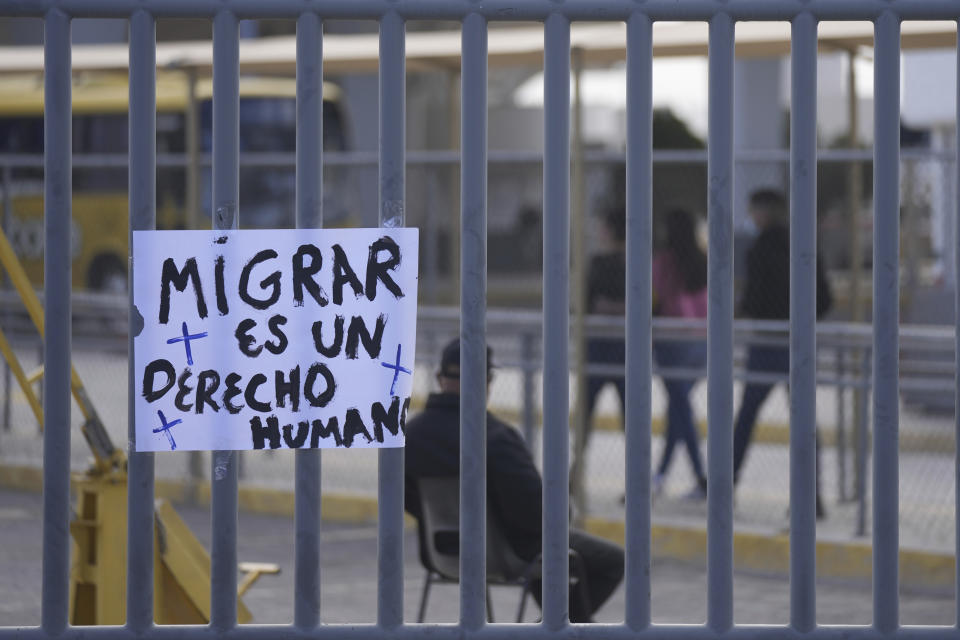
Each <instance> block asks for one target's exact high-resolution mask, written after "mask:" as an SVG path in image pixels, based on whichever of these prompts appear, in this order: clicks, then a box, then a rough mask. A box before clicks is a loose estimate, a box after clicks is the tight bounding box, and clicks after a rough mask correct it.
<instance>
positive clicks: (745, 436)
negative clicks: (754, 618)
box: [733, 189, 833, 520]
mask: <svg viewBox="0 0 960 640" xmlns="http://www.w3.org/2000/svg"><path fill="white" fill-rule="evenodd" d="M749 214H750V218H751V220H752V221H753V223H754V224H755V225H756V228H757V231H758V234H757V237H756V240H754V242H753V245H752V246H751V247H750V250H749V251H748V252H747V277H746V284H745V287H744V293H743V298H742V300H741V302H740V311H741V313H742V315H743V316H745V317H748V318H755V319H757V320H787V319H789V318H790V235H789V229H788V228H787V202H786V200H785V199H784V198H783V196H782V195H781V194H780V193H779V192H778V191H774V190H772V189H760V190H758V191H755V192H754V193H753V194H751V196H750V205H749ZM816 270H817V303H816V304H817V309H816V314H817V318H818V319H819V318H820V317H822V316H823V315H824V314H825V313H826V312H827V311H829V310H830V306H831V305H832V303H833V297H832V295H831V293H830V284H829V282H828V281H827V279H826V276H825V274H824V273H823V268H822V265H821V264H820V260H819V259H818V260H817V266H816ZM746 369H747V373H748V374H749V373H779V374H789V373H790V348H789V347H786V346H770V345H750V347H749V348H748V349H747V363H746ZM773 386H774V385H773V384H772V383H768V382H748V383H747V384H746V385H745V386H744V389H743V397H742V399H741V402H740V410H739V411H738V413H737V418H736V421H735V427H734V432H733V481H734V484H737V483H738V481H739V479H740V472H741V470H742V467H743V463H744V459H745V457H746V454H747V448H748V447H749V445H750V439H751V436H752V435H753V428H754V426H755V425H756V422H757V414H758V413H759V412H760V408H761V407H762V406H763V403H764V402H765V401H766V399H767V396H769V395H770V391H771V390H772V389H773ZM816 458H817V465H816V467H817V472H816V474H817V479H816V485H817V506H816V513H817V519H818V520H819V519H823V518H825V517H826V510H825V508H824V506H823V501H822V500H821V498H820V438H819V436H817V438H816Z"/></svg>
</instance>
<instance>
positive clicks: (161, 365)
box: [133, 229, 418, 451]
mask: <svg viewBox="0 0 960 640" xmlns="http://www.w3.org/2000/svg"><path fill="white" fill-rule="evenodd" d="M417 250H418V237H417V230H416V229H337V230H329V229H323V230H321V229H316V230H306V229H296V230H293V229H291V230H280V229H273V230H255V231H254V230H250V231H135V232H134V234H133V255H134V269H133V291H134V305H135V306H136V308H137V310H138V311H139V313H140V315H141V316H142V317H143V330H142V331H141V332H140V333H139V334H137V336H136V337H135V338H134V347H135V351H136V357H135V363H134V366H135V367H136V371H135V375H134V384H135V385H136V388H135V390H134V391H135V394H136V398H137V400H136V402H137V404H136V420H137V429H136V449H137V451H170V450H216V449H279V448H290V449H299V448H317V447H402V446H403V441H404V425H405V421H406V415H407V410H408V409H409V405H410V393H411V389H412V387H413V357H414V353H415V348H416V344H415V339H416V312H417Z"/></svg>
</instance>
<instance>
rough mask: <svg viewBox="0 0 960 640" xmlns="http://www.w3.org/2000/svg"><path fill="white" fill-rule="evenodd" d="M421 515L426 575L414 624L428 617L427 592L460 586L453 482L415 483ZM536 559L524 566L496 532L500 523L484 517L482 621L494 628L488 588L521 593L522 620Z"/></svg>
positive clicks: (456, 499) (519, 611)
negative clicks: (514, 588)
mask: <svg viewBox="0 0 960 640" xmlns="http://www.w3.org/2000/svg"><path fill="white" fill-rule="evenodd" d="M417 484H418V488H419V490H420V513H421V517H420V519H419V521H418V523H417V531H418V533H419V540H420V562H421V563H422V564H423V568H424V569H426V571H427V577H426V580H425V581H424V583H423V595H422V596H421V598H420V611H419V614H418V615H417V622H423V620H424V618H425V617H426V614H427V601H428V599H429V596H430V587H431V586H432V585H433V584H435V583H447V584H450V583H454V584H456V583H459V582H460V482H459V478H457V477H437V478H420V479H418V480H417ZM540 575H541V563H540V556H539V555H538V556H537V557H536V558H535V559H534V560H533V561H531V562H528V561H526V560H523V559H522V558H520V557H518V556H517V554H516V553H514V551H513V548H511V547H510V543H509V542H507V540H506V538H505V537H504V535H503V531H502V530H501V528H500V523H499V522H498V521H497V518H495V517H494V516H493V515H492V514H490V512H489V511H488V512H487V621H488V622H493V604H492V602H491V601H490V585H491V584H493V585H510V586H518V587H520V588H521V592H520V605H519V607H518V609H517V622H521V621H522V620H523V613H524V610H525V607H526V602H527V596H528V595H529V594H530V593H531V589H530V586H531V584H532V583H533V582H534V581H536V580H539V579H540Z"/></svg>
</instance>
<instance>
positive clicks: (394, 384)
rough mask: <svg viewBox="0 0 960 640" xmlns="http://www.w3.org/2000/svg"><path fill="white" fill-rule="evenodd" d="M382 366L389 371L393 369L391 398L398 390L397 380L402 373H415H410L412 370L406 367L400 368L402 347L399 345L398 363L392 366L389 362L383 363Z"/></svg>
mask: <svg viewBox="0 0 960 640" xmlns="http://www.w3.org/2000/svg"><path fill="white" fill-rule="evenodd" d="M380 366H382V367H386V368H387V369H393V382H391V383H390V395H391V396H392V395H393V393H394V390H395V389H396V388H397V378H399V377H400V372H401V371H402V372H403V373H406V374H412V373H413V371H410V369H407V368H406V367H401V366H400V345H399V344H398V345H397V361H396V363H394V364H391V363H389V362H381V363H380Z"/></svg>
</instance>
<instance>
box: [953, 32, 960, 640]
mask: <svg viewBox="0 0 960 640" xmlns="http://www.w3.org/2000/svg"><path fill="white" fill-rule="evenodd" d="M956 60H957V95H956V103H955V109H956V112H957V114H960V43H958V44H957V57H956ZM956 121H957V122H960V117H958V118H957V120H956ZM956 134H957V143H956V145H955V146H954V149H955V150H956V152H957V156H956V157H955V158H954V165H953V170H954V172H955V175H954V180H955V182H954V185H955V186H954V196H955V200H954V202H955V206H956V210H955V211H954V218H953V233H954V238H953V259H954V270H953V276H954V283H955V284H954V286H953V294H954V305H953V319H954V322H955V323H956V327H955V330H954V343H953V344H954V347H953V349H954V352H953V357H954V370H955V371H960V283H957V280H960V198H956V195H957V194H958V193H960V127H957V128H956ZM954 380H955V382H956V386H957V388H956V392H955V393H954V396H953V397H954V405H953V407H954V408H953V418H954V420H955V422H956V427H955V429H954V436H953V450H954V453H953V464H954V470H953V477H954V487H953V499H954V510H953V515H954V520H953V527H954V536H955V538H956V540H955V546H954V557H955V558H960V375H956V374H954ZM954 570H955V572H956V579H955V586H954V591H953V592H954V594H960V565H956V564H955V566H954ZM954 598H955V606H956V613H955V618H954V619H955V621H956V625H957V626H958V627H960V596H954Z"/></svg>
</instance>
